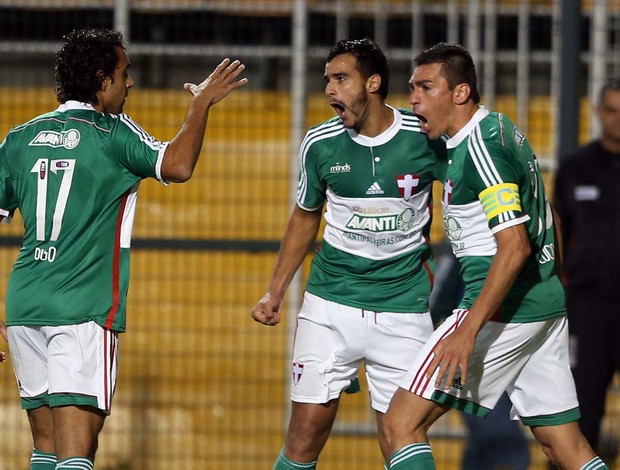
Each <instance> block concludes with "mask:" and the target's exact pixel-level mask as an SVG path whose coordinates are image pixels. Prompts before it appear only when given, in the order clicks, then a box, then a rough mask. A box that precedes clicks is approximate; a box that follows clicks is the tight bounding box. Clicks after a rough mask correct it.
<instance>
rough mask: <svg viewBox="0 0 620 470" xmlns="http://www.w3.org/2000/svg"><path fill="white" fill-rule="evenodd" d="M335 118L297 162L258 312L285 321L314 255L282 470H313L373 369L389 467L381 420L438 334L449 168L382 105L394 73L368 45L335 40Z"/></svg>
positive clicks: (408, 122)
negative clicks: (442, 181) (435, 270)
mask: <svg viewBox="0 0 620 470" xmlns="http://www.w3.org/2000/svg"><path fill="white" fill-rule="evenodd" d="M324 81H325V94H326V95H327V98H328V99H329V104H330V105H331V106H332V108H333V109H334V110H335V111H336V113H337V117H334V118H332V119H330V120H328V121H326V122H324V123H322V124H319V125H318V126H315V127H312V128H311V129H309V131H308V132H307V134H306V136H305V139H304V140H303V142H302V144H301V149H300V153H299V158H300V164H301V174H300V178H299V187H298V192H297V205H296V207H295V209H294V210H293V213H292V215H291V217H290V220H289V222H288V226H287V228H286V231H285V233H284V236H283V240H282V245H281V248H280V253H279V256H278V260H277V262H276V266H275V269H274V272H273V275H272V278H271V282H270V285H269V290H268V292H267V294H266V295H265V296H264V297H263V298H262V299H261V300H260V301H259V302H258V304H257V305H256V306H255V307H254V309H253V311H252V317H253V318H254V319H255V320H256V321H258V322H260V323H263V324H265V325H275V324H277V323H278V322H279V321H280V319H281V309H282V300H283V297H284V293H285V291H286V288H287V286H288V285H289V282H290V281H291V279H292V277H293V275H294V274H295V272H296V271H297V269H298V268H299V266H300V265H301V263H302V261H303V260H304V258H305V257H306V255H307V254H308V252H309V250H310V249H311V248H312V246H313V244H314V243H315V239H316V237H317V234H318V231H319V226H320V224H321V220H322V214H323V206H324V205H326V210H325V223H326V226H325V231H324V234H323V244H322V247H321V248H320V250H319V251H318V253H316V255H315V257H314V260H313V263H312V268H311V271H310V276H309V279H308V281H307V284H306V291H305V294H304V299H303V303H302V306H301V311H300V312H299V315H298V317H297V331H296V335H295V343H294V353H293V363H292V383H291V400H292V414H291V419H290V423H289V427H288V434H287V437H286V443H285V446H284V448H283V450H282V452H281V453H280V456H279V457H278V459H277V461H276V463H275V467H274V468H275V469H277V470H282V469H293V468H294V469H302V468H303V469H313V468H315V467H316V461H317V459H318V456H319V454H320V452H321V450H322V449H323V446H324V445H325V442H326V441H327V439H328V437H329V434H330V432H331V429H332V425H333V423H334V419H335V417H336V412H337V410H338V403H339V400H340V395H341V393H342V392H343V391H344V390H346V389H348V387H350V386H351V385H355V384H356V378H357V375H358V369H359V367H360V365H361V363H362V361H364V362H365V366H366V377H367V379H368V384H369V388H370V400H371V405H372V408H373V409H374V410H375V411H376V420H377V428H378V435H379V444H380V447H381V450H382V453H383V455H384V459H387V456H388V453H387V452H388V451H387V445H386V441H385V438H384V434H383V414H384V412H385V411H386V410H387V407H388V404H389V401H390V398H391V396H392V394H393V393H394V391H395V390H396V387H397V385H398V383H399V380H400V378H401V375H402V374H403V373H404V372H405V371H406V369H407V367H408V364H409V361H410V358H411V357H414V356H415V355H416V353H417V352H418V350H419V348H420V347H421V346H422V344H423V343H424V341H425V340H426V338H428V336H429V335H430V334H431V333H432V329H433V325H432V320H431V317H430V313H429V311H428V310H429V309H428V297H429V293H430V289H431V283H432V265H431V260H430V259H429V257H430V248H429V244H428V240H427V236H426V235H427V229H428V228H429V224H430V221H431V186H432V183H433V180H435V179H438V178H440V177H441V171H442V170H443V169H444V165H445V158H444V159H443V160H440V158H438V157H441V156H442V155H443V156H444V157H445V146H444V145H443V142H437V143H435V147H436V149H437V153H436V151H435V150H434V148H433V146H432V145H431V144H429V141H428V139H427V137H426V135H425V133H424V132H423V131H422V129H421V128H420V122H419V120H418V119H417V118H415V117H413V116H412V115H411V112H409V111H405V110H397V109H395V108H392V107H390V106H388V105H387V104H386V102H385V100H386V97H387V95H388V81H389V69H388V63H387V60H386V58H385V56H384V54H383V52H382V51H381V50H380V49H379V47H377V45H376V44H375V43H373V42H372V41H370V40H368V39H363V40H343V41H340V42H338V43H337V44H336V45H335V46H334V48H333V49H332V50H331V52H330V53H329V55H328V57H327V63H326V65H325V74H324Z"/></svg>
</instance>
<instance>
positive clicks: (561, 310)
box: [442, 107, 565, 323]
mask: <svg viewBox="0 0 620 470" xmlns="http://www.w3.org/2000/svg"><path fill="white" fill-rule="evenodd" d="M447 147H448V169H447V172H446V178H445V182H444V191H443V200H442V206H443V217H444V225H445V229H446V235H447V236H448V238H449V240H450V242H451V244H452V250H453V252H454V254H455V255H456V257H457V258H458V260H459V264H460V269H461V275H462V277H463V281H464V283H465V295H464V298H463V300H462V302H461V307H462V308H470V307H471V305H472V304H473V303H474V301H475V300H476V298H477V297H478V295H479V294H480V290H481V289H482V285H483V284H484V281H485V279H486V277H487V274H488V271H489V268H490V266H491V261H492V259H493V255H494V254H495V252H496V250H497V244H496V240H495V237H494V235H493V234H494V233H497V232H499V231H500V230H503V229H505V228H508V227H511V226H514V225H517V224H525V226H526V229H527V232H528V235H529V239H530V243H531V246H532V254H531V256H530V258H529V259H528V260H527V262H526V264H525V267H524V268H523V270H522V271H521V272H520V274H519V276H518V277H517V280H516V282H515V283H514V285H513V287H512V288H511V290H510V292H509V293H508V295H507V297H506V299H505V300H504V301H503V302H502V304H501V306H500V308H499V311H498V312H496V314H495V315H494V317H493V318H492V319H493V320H496V321H501V322H510V323H525V322H533V321H542V320H545V319H548V318H553V317H557V316H561V315H564V314H565V306H564V291H563V288H562V285H561V283H560V280H559V279H558V277H557V276H556V275H555V274H554V263H555V261H554V259H555V239H554V231H553V215H552V212H551V207H550V205H549V202H548V200H547V197H546V195H545V188H544V186H543V180H542V177H541V174H540V169H539V167H538V162H537V160H536V156H535V155H534V153H533V151H532V149H531V147H530V145H529V143H528V142H527V140H526V139H525V137H524V136H523V134H522V133H521V132H520V131H519V130H518V129H517V128H516V127H515V126H514V124H513V123H512V122H511V121H510V119H508V118H507V117H506V116H504V115H503V114H499V113H490V112H489V111H488V110H487V109H485V108H482V107H481V108H480V109H479V110H478V111H477V112H476V114H475V115H474V117H473V118H472V119H471V120H470V121H469V123H468V124H467V125H466V126H465V127H464V128H463V129H461V130H460V131H459V132H458V133H457V134H456V135H455V136H454V137H452V138H451V139H450V140H448V142H447Z"/></svg>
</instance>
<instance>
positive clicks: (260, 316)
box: [251, 206, 322, 326]
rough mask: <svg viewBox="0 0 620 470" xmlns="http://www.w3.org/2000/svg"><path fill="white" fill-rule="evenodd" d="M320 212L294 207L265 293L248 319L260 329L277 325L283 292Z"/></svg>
mask: <svg viewBox="0 0 620 470" xmlns="http://www.w3.org/2000/svg"><path fill="white" fill-rule="evenodd" d="M321 214H322V212H321V210H317V211H306V210H303V209H301V208H300V207H299V206H295V209H294V210H293V213H292V214H291V218H290V219H289V222H288V225H287V227H286V230H285V231H284V236H283V238H282V244H281V246H280V253H279V254H278V260H277V262H276V267H275V268H274V270H273V274H272V276H271V282H270V284H269V290H268V292H267V293H266V294H265V295H264V296H263V298H262V299H261V300H259V301H258V303H257V304H256V306H255V307H254V309H252V313H251V315H252V318H253V319H254V320H256V321H257V322H259V323H263V324H264V325H269V326H273V325H277V324H278V323H279V322H280V312H281V311H282V299H283V298H284V292H286V289H287V287H288V285H289V283H290V282H291V279H293V276H294V275H295V272H297V269H299V266H301V263H302V262H303V260H304V258H305V257H306V255H307V254H308V252H309V251H310V249H311V248H312V244H313V243H314V241H315V240H316V236H317V234H318V232H319V227H320V225H321Z"/></svg>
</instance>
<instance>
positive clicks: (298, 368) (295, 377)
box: [293, 362, 304, 385]
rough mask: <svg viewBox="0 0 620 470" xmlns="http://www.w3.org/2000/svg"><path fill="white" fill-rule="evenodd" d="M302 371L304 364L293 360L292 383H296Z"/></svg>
mask: <svg viewBox="0 0 620 470" xmlns="http://www.w3.org/2000/svg"><path fill="white" fill-rule="evenodd" d="M303 373H304V365H303V364H300V363H299V362H293V384H295V385H297V384H298V383H299V381H300V380H301V376H302V374H303Z"/></svg>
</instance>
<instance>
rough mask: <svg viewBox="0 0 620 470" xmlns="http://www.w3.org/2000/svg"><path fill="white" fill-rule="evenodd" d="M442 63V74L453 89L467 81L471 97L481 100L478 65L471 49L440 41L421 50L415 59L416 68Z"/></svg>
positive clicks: (477, 101)
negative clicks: (477, 76) (477, 74)
mask: <svg viewBox="0 0 620 470" xmlns="http://www.w3.org/2000/svg"><path fill="white" fill-rule="evenodd" d="M429 64H441V71H442V75H443V76H444V77H445V79H446V80H447V82H448V88H449V89H450V90H453V89H454V87H455V86H457V85H458V84H459V83H467V84H468V85H469V87H470V88H471V99H472V101H473V102H474V103H476V104H478V103H479V102H480V94H479V93H478V85H477V78H476V66H475V65H474V60H473V59H472V57H471V55H470V53H469V51H468V50H467V49H465V47H463V46H461V45H460V44H454V43H448V42H440V43H438V44H435V45H434V46H433V47H431V48H429V49H426V50H424V51H422V52H420V53H419V54H418V55H417V57H416V58H415V59H414V60H413V66H414V68H415V67H417V66H419V65H429Z"/></svg>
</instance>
